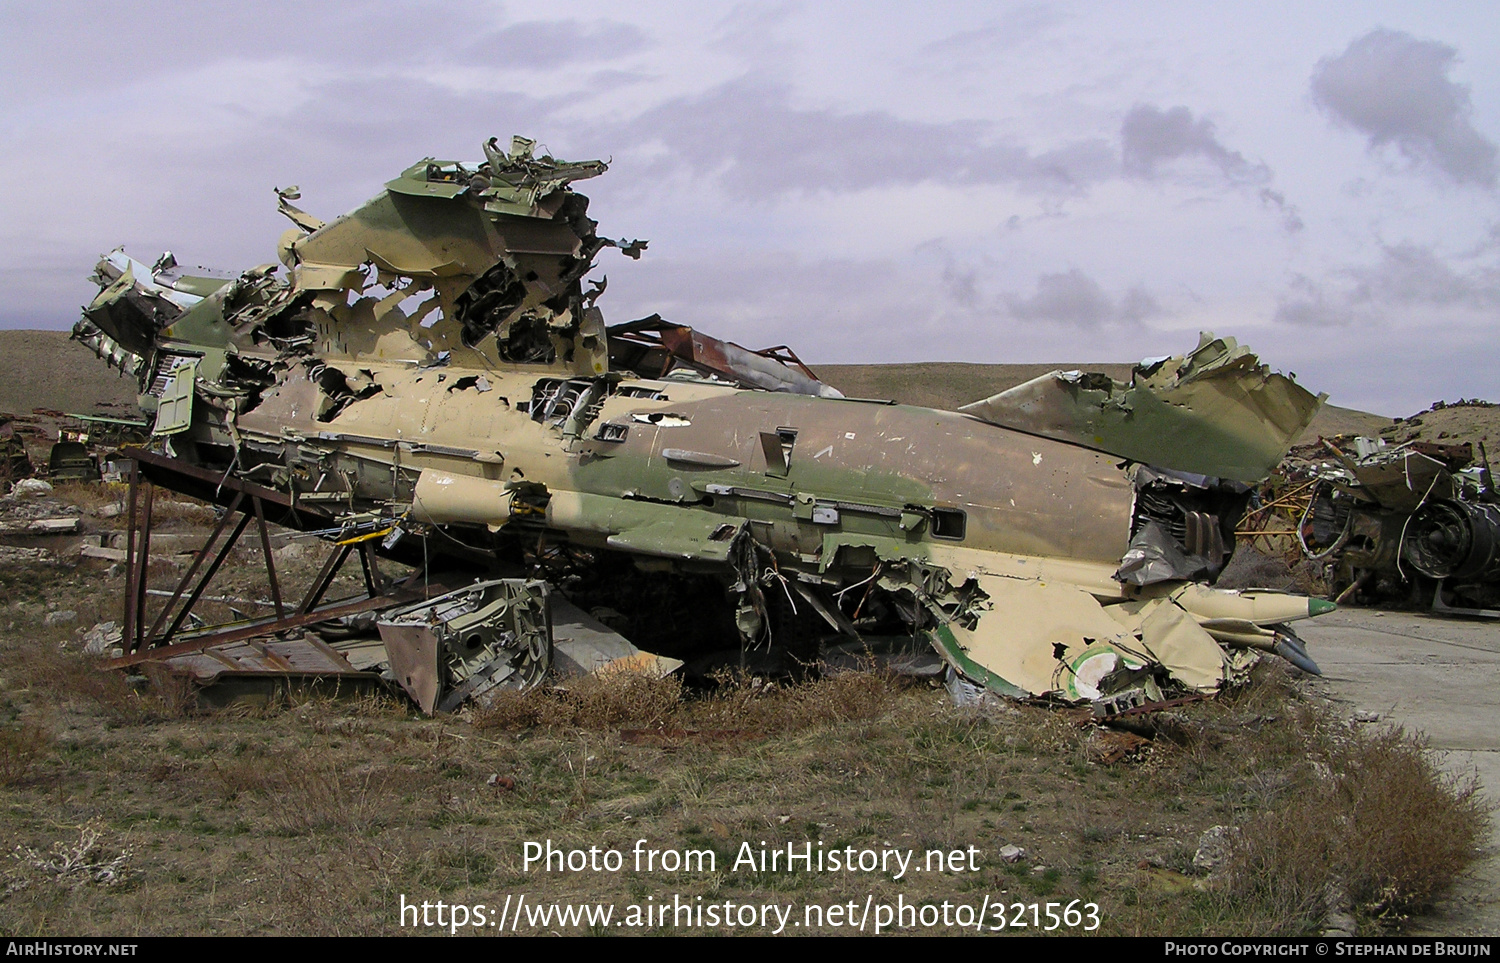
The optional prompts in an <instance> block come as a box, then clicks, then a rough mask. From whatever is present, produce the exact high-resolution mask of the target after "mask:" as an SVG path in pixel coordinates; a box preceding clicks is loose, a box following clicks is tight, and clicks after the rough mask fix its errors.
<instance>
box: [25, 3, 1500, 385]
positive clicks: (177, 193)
mask: <svg viewBox="0 0 1500 963" xmlns="http://www.w3.org/2000/svg"><path fill="white" fill-rule="evenodd" d="M0 125H3V130H0V136H3V141H0V142H3V144H4V147H3V148H0V180H3V183H4V184H5V188H4V190H3V191H0V295H3V296H0V327H11V328H18V327H23V328H38V327H42V328H65V327H68V326H70V325H71V324H72V322H73V320H74V319H75V318H76V316H77V309H78V306H79V305H80V304H82V303H84V302H86V301H87V300H88V299H89V297H91V296H92V293H93V290H94V289H93V287H92V285H90V284H89V283H88V282H87V280H86V277H87V275H88V273H89V272H90V270H91V268H92V266H93V263H94V261H95V260H96V259H97V257H98V255H99V254H101V253H102V252H104V251H107V250H109V249H111V248H113V247H115V246H116V245H119V244H124V245H125V247H126V250H127V251H128V252H129V253H131V254H133V255H134V256H136V257H138V258H141V259H143V260H151V259H154V258H155V256H156V255H157V254H159V253H160V252H161V251H162V250H163V249H166V248H170V249H171V250H172V251H173V252H174V253H175V254H176V255H177V258H178V260H179V261H181V262H182V263H184V264H206V265H210V266H213V267H218V268H223V269H233V270H239V269H243V268H245V267H248V266H251V265H254V264H257V263H263V262H267V261H272V260H274V259H275V244H276V240H277V238H278V236H279V235H280V234H281V232H282V231H283V230H285V228H286V227H287V226H288V225H287V223H286V222H285V221H284V220H282V219H281V218H280V216H279V215H277V214H276V213H275V198H274V195H273V194H272V188H273V187H276V186H286V185H289V184H298V185H300V186H301V188H302V196H303V199H302V201H301V202H300V205H301V206H302V207H304V208H306V209H307V210H308V211H310V212H311V213H314V214H316V215H319V216H322V217H325V218H327V217H331V216H333V215H336V214H339V213H342V212H343V211H346V210H348V209H350V208H352V207H354V206H357V205H358V204H359V203H360V202H361V201H362V200H364V199H365V198H367V197H369V196H370V195H372V194H374V193H375V192H376V191H378V190H379V189H380V186H381V184H382V183H383V182H384V181H386V180H388V179H389V178H391V177H393V176H395V175H396V174H397V173H398V172H399V171H400V170H402V169H403V168H405V167H406V166H408V165H410V164H411V163H414V162H415V161H416V160H418V159H419V158H421V157H424V156H428V155H433V156H437V157H440V158H451V159H477V158H479V157H481V156H482V155H481V152H480V150H479V145H480V142H481V141H482V140H484V139H485V138H487V137H490V136H493V135H498V136H500V138H501V139H502V141H505V140H507V139H508V138H509V135H511V134H513V133H520V134H525V135H527V136H530V137H534V138H536V139H537V140H539V141H541V142H542V144H543V145H545V147H546V148H547V149H548V150H550V152H551V153H553V154H555V155H556V156H559V157H563V158H567V159H587V158H593V157H603V158H607V159H610V160H611V165H612V167H611V170H610V171H609V172H608V173H607V174H605V175H604V176H603V177H600V178H598V179H596V180H591V181H586V182H582V183H580V184H579V185H578V187H579V189H580V190H582V191H583V192H584V193H586V194H588V195H589V196H590V197H591V198H592V204H591V207H590V213H591V214H592V215H593V216H594V217H595V218H596V219H597V220H598V221H599V222H600V232H601V233H603V234H606V235H608V236H611V237H643V238H649V239H650V242H651V245H650V249H649V250H648V251H647V252H646V254H645V256H644V257H643V258H642V259H641V260H640V261H639V262H632V261H628V260H625V259H623V258H622V257H620V256H619V255H618V254H617V253H615V252H613V251H606V252H605V253H604V254H603V255H602V256H601V258H600V267H599V269H598V270H597V271H596V274H607V275H608V277H609V291H608V293H607V294H606V295H605V296H604V298H603V300H602V301H601V306H602V307H603V308H604V310H605V313H606V316H607V317H608V318H609V320H611V321H624V320H629V319H631V318H635V317H639V316H642V315H646V314H650V313H651V312H653V311H655V312H660V313H661V314H663V315H664V316H666V317H668V318H670V319H672V320H676V321H681V322H685V323H689V324H693V325H696V326H698V327H701V328H703V329H705V330H708V331H710V332H712V333H715V334H717V335H719V336H721V337H725V338H729V339H732V340H736V341H739V342H742V343H744V344H747V345H749V346H751V347H763V346H767V345H771V344H778V343H789V344H791V345H793V347H794V348H795V349H796V350H797V351H798V353H799V354H800V355H801V356H802V357H803V358H804V360H807V361H809V362H810V363H817V362H824V363H834V362H891V361H981V362H1020V361H1054V362H1087V361H1122V360H1134V359H1138V358H1141V357H1145V356H1150V355H1161V354H1170V353H1178V352H1181V351H1183V350H1185V349H1187V348H1190V347H1192V345H1193V344H1195V343H1196V338H1197V332H1198V331H1199V330H1200V329H1211V330H1213V331H1215V332H1216V333H1218V334H1221V335H1233V336H1235V337H1237V338H1239V339H1240V340H1241V341H1243V342H1245V343H1248V344H1249V345H1251V346H1252V347H1253V348H1255V349H1256V350H1258V351H1259V352H1260V353H1261V355H1262V357H1264V358H1265V359H1266V360H1267V361H1269V362H1270V363H1272V364H1273V365H1275V366H1276V367H1277V368H1279V369H1281V370H1290V371H1293V372H1295V373H1296V374H1297V375H1298V377H1299V380H1300V381H1301V382H1302V383H1304V384H1305V385H1307V386H1308V387H1310V388H1312V389H1314V390H1322V391H1327V392H1329V393H1330V394H1331V395H1332V396H1333V397H1332V401H1333V402H1334V403H1336V404H1343V405H1348V406H1353V407H1360V408H1365V409H1369V410H1374V411H1379V412H1382V413H1385V414H1410V413H1412V412H1414V411H1416V410H1418V409H1420V408H1423V407H1425V406H1426V405H1427V404H1428V403H1430V402H1431V401H1433V400H1435V399H1437V398H1444V399H1447V400H1455V399H1457V398H1459V397H1460V396H1464V397H1476V396H1478V397H1484V398H1488V399H1490V400H1495V401H1500V344H1497V324H1496V321H1497V320H1500V204H1497V199H1500V195H1497V190H1500V157H1497V148H1496V142H1497V140H1500V18H1497V17H1496V13H1495V8H1494V5H1493V4H1492V3H1490V4H1486V3H1472V4H1464V3H1446V4H1432V3H1421V4H1417V3H1412V4H1395V3H1359V4H1335V3H1322V4H1309V3H1305V2H1298V3H1286V4H1277V3H1267V2H1257V3H1253V4H1250V3H1245V4H1227V3H1224V4H1204V3H1183V4H1172V3H1164V2H1160V0H1158V2H1152V3H1142V4H1128V3H1098V4H1086V3H1016V4H1004V3H941V2H937V3H935V2H931V0H928V2H923V3H920V4H916V3H913V4H896V3H890V4H873V3H851V4H837V3H831V2H824V0H819V2H805V3H798V2H787V3H745V4H733V3H727V4H715V3H696V4H686V3H664V4H649V3H629V4H624V3H618V2H608V3H587V2H580V3H559V2H548V3H527V2H506V3H485V2H469V0H443V2H441V3H430V4H429V3H420V2H411V3H383V4H371V5H363V4H321V3H317V2H311V0H297V2H287V3H270V2H260V3H254V2H249V3H241V4H223V5H220V4H202V3H192V4H189V3H153V4H136V3H129V2H113V3H108V4H104V3H67V2H53V3H48V4H37V3H30V2H27V3H20V2H9V0H4V2H0Z"/></svg>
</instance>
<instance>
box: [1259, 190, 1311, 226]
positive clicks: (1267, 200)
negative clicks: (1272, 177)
mask: <svg viewBox="0 0 1500 963" xmlns="http://www.w3.org/2000/svg"><path fill="white" fill-rule="evenodd" d="M1260 200H1261V203H1263V204H1265V205H1266V206H1267V207H1271V208H1275V209H1276V211H1278V212H1279V213H1280V214H1281V226H1282V227H1284V228H1286V231H1287V233H1288V234H1296V233H1297V232H1298V231H1300V230H1302V228H1303V227H1305V226H1306V225H1304V224H1303V223H1302V215H1301V214H1300V213H1299V212H1298V211H1297V205H1295V204H1288V203H1287V200H1286V195H1285V194H1283V193H1281V192H1280V191H1273V190H1271V189H1270V188H1269V187H1262V188H1261V189H1260Z"/></svg>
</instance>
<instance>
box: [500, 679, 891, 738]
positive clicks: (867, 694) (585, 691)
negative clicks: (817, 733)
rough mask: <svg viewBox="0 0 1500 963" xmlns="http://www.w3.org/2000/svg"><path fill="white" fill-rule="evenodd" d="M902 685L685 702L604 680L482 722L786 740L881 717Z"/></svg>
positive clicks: (860, 683)
mask: <svg viewBox="0 0 1500 963" xmlns="http://www.w3.org/2000/svg"><path fill="white" fill-rule="evenodd" d="M900 688H901V680H899V679H897V678H895V677H893V676H889V675H885V674H882V673H877V672H847V673H841V674H839V675H836V676H828V677H825V678H821V679H814V680H811V681H808V682H802V683H797V684H792V685H780V684H767V683H764V682H763V681H762V680H760V679H755V678H741V677H736V676H732V675H726V676H724V677H723V678H722V679H721V680H720V684H719V686H718V687H717V688H716V689H714V690H713V691H712V692H709V693H706V694H703V695H697V696H691V697H688V698H684V697H683V690H682V683H681V682H680V681H678V680H677V679H676V678H675V677H673V676H668V677H666V678H664V679H657V678H653V677H651V676H647V675H641V674H637V673H623V672H619V673H605V674H601V675H591V676H584V677H583V678H580V679H571V680H569V681H568V683H567V684H566V685H561V686H553V687H551V688H544V689H532V690H530V691H529V692H502V693H501V694H500V695H499V696H498V697H497V698H496V699H495V700H494V701H493V702H492V703H491V704H490V705H489V706H488V707H487V708H485V709H482V710H480V711H479V712H477V713H476V714H475V719H474V722H475V725H477V726H479V727H480V728H486V729H529V728H533V727H541V728H570V727H576V728H580V729H593V730H599V729H658V728H671V729H677V730H694V729H718V730H736V731H739V730H752V731H756V732H767V733H769V732H786V731H790V730H796V729H806V728H809V727H812V726H818V725H827V724H833V723H840V722H848V721H851V720H856V719H868V718H871V717H873V716H877V715H880V714H882V713H884V712H885V711H886V710H887V709H889V708H890V705H891V703H892V701H893V699H894V697H895V695H896V693H897V692H898V691H899V690H900Z"/></svg>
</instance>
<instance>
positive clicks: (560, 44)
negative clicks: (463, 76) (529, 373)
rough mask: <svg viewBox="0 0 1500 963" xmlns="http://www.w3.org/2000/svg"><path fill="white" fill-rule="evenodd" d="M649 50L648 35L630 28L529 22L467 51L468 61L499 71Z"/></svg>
mask: <svg viewBox="0 0 1500 963" xmlns="http://www.w3.org/2000/svg"><path fill="white" fill-rule="evenodd" d="M645 46H646V37H645V34H643V33H641V31H640V30H639V29H637V28H636V27H634V26H632V25H630V24H625V23H616V22H613V21H603V22H600V23H580V22H578V21H576V20H529V21H525V22H523V23H516V24H511V25H509V26H506V27H502V28H500V29H499V30H495V31H492V32H490V33H486V34H483V35H481V36H478V37H474V38H473V39H472V40H470V41H469V43H467V44H466V45H465V47H464V59H465V60H467V61H469V62H471V63H474V62H478V63H492V64H494V65H495V66H497V67H516V66H536V67H555V66H557V65H558V64H564V63H574V62H577V61H581V60H587V61H593V62H599V61H607V60H613V59H616V58H618V57H623V56H625V55H626V54H630V53H634V52H635V51H637V50H640V49H642V48H643V47H645Z"/></svg>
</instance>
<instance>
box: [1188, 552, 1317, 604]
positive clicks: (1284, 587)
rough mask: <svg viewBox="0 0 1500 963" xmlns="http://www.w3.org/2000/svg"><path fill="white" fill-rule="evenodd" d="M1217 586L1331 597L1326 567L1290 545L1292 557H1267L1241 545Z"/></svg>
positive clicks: (1216, 583) (1289, 555) (1289, 553)
mask: <svg viewBox="0 0 1500 963" xmlns="http://www.w3.org/2000/svg"><path fill="white" fill-rule="evenodd" d="M1214 584H1215V585H1217V586H1218V587H1219V588H1228V589H1243V588H1268V589H1278V590H1280V591H1284V592H1297V593H1299V594H1302V595H1312V596H1317V597H1319V598H1322V597H1325V596H1326V595H1327V594H1328V582H1327V580H1326V579H1324V578H1323V573H1322V566H1321V565H1319V564H1318V563H1317V562H1313V561H1309V560H1308V559H1305V558H1302V557H1301V553H1300V552H1299V551H1297V550H1296V545H1295V543H1291V544H1289V547H1288V554H1287V556H1285V557H1283V556H1281V555H1267V554H1266V553H1264V552H1262V551H1260V550H1259V549H1258V548H1256V547H1255V546H1254V545H1252V544H1249V543H1248V542H1241V543H1240V544H1239V545H1238V546H1237V547H1236V548H1235V550H1234V556H1233V557H1232V558H1231V559H1230V560H1229V564H1228V565H1227V566H1225V568H1224V571H1223V573H1222V574H1221V575H1220V576H1219V578H1218V581H1216V582H1215V583H1214Z"/></svg>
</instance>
